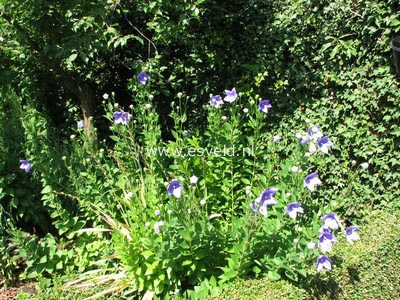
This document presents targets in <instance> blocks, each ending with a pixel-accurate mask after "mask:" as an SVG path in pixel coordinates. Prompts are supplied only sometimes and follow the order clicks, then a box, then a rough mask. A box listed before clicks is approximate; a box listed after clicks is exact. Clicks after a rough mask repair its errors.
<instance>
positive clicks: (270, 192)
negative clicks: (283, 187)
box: [252, 188, 278, 216]
mask: <svg viewBox="0 0 400 300" xmlns="http://www.w3.org/2000/svg"><path fill="white" fill-rule="evenodd" d="M277 191H278V189H276V188H272V189H270V188H266V189H265V190H264V191H263V192H262V193H261V195H260V196H259V197H258V198H257V199H256V201H255V202H256V203H259V204H260V207H259V212H260V214H262V215H263V216H266V215H267V214H268V210H267V208H268V206H270V205H274V204H277V203H278V202H276V201H275V199H274V195H275V194H276V192H277ZM254 205H255V204H254ZM252 208H253V205H252ZM253 211H254V209H253Z"/></svg>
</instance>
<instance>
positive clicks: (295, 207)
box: [285, 202, 304, 219]
mask: <svg viewBox="0 0 400 300" xmlns="http://www.w3.org/2000/svg"><path fill="white" fill-rule="evenodd" d="M298 213H299V214H304V211H303V209H302V208H301V204H300V202H293V203H289V204H288V205H287V206H286V211H285V214H287V215H289V217H291V218H292V219H296V217H297V214H298Z"/></svg>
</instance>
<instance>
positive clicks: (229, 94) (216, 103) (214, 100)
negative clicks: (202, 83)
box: [210, 88, 238, 108]
mask: <svg viewBox="0 0 400 300" xmlns="http://www.w3.org/2000/svg"><path fill="white" fill-rule="evenodd" d="M225 95H226V96H225V98H224V101H225V102H229V103H232V102H234V101H235V100H236V99H237V97H238V94H237V92H236V89H235V88H233V89H232V90H225ZM224 101H222V99H221V96H220V95H212V94H211V95H210V105H211V106H212V107H215V108H219V107H220V106H221V105H223V104H224Z"/></svg>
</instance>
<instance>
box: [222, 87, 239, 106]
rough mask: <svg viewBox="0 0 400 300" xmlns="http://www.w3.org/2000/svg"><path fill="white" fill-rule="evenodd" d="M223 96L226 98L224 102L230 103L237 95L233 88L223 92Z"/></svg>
mask: <svg viewBox="0 0 400 300" xmlns="http://www.w3.org/2000/svg"><path fill="white" fill-rule="evenodd" d="M225 94H226V97H225V98H224V101H226V102H229V103H232V102H233V101H235V100H236V98H237V93H236V89H235V88H233V89H232V90H231V91H229V90H225Z"/></svg>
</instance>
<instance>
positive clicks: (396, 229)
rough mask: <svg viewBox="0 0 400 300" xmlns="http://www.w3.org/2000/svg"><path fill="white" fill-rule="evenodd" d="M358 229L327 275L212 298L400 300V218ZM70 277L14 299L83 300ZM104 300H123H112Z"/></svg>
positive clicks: (237, 287) (380, 216)
mask: <svg viewBox="0 0 400 300" xmlns="http://www.w3.org/2000/svg"><path fill="white" fill-rule="evenodd" d="M358 225H360V227H361V229H360V237H361V240H360V241H356V243H355V244H354V245H349V244H347V243H346V242H339V243H337V244H335V247H334V249H335V252H334V253H332V254H330V257H332V259H333V260H334V263H335V265H334V269H333V270H332V271H331V272H322V273H321V274H317V273H316V271H312V272H311V273H310V274H309V276H308V277H307V278H306V279H304V281H302V282H300V283H292V282H289V281H284V280H280V281H275V282H271V281H267V280H266V279H247V280H244V279H239V280H237V281H236V282H235V283H234V284H233V285H232V286H231V287H229V288H226V289H224V290H222V291H221V293H220V294H219V295H214V296H212V297H210V299H215V300H225V299H226V300H228V299H229V300H235V299H238V300H239V299H240V300H246V299H249V300H250V299H251V300H253V299H271V300H272V299H283V300H285V299H288V300H289V299H296V300H298V299H304V300H306V299H321V300H325V299H326V300H328V299H329V300H331V299H343V300H344V299H346V300H349V299H350V300H353V299H354V300H358V299H371V300H372V299H373V300H379V299H385V300H387V299H399V298H400V285H399V283H400V214H399V213H397V214H389V213H386V212H372V213H371V214H370V216H369V217H368V218H366V220H365V221H364V222H363V224H358ZM68 280H71V278H66V277H62V278H53V279H51V280H50V279H42V280H40V281H39V282H38V285H37V287H38V290H39V292H38V293H37V294H36V295H32V294H27V293H24V292H21V293H20V295H19V296H18V297H17V298H16V299H36V300H60V299H68V300H81V299H84V298H85V297H87V296H88V293H85V292H84V291H83V292H82V291H74V290H65V289H64V284H63V283H64V282H66V281H68ZM106 299H122V298H118V297H117V298H110V297H107V298H106Z"/></svg>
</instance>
